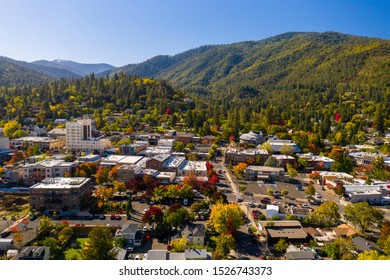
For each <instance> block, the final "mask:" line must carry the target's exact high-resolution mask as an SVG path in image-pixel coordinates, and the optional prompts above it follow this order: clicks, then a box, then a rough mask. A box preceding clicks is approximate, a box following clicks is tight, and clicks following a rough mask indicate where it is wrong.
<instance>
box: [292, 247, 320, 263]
mask: <svg viewBox="0 0 390 280" xmlns="http://www.w3.org/2000/svg"><path fill="white" fill-rule="evenodd" d="M317 255H318V254H317V253H316V252H315V251H314V250H313V249H311V248H308V247H303V246H300V247H299V248H298V247H296V246H294V245H290V246H288V247H287V250H286V260H315V259H317V257H316V256H317Z"/></svg>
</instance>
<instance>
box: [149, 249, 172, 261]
mask: <svg viewBox="0 0 390 280" xmlns="http://www.w3.org/2000/svg"><path fill="white" fill-rule="evenodd" d="M156 260H157V261H161V260H168V251H167V250H149V251H148V261H156Z"/></svg>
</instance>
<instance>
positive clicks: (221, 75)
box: [0, 32, 390, 92]
mask: <svg viewBox="0 0 390 280" xmlns="http://www.w3.org/2000/svg"><path fill="white" fill-rule="evenodd" d="M0 59H1V57H0ZM17 63H18V65H19V66H21V67H26V68H29V69H30V70H34V71H37V72H39V73H41V74H44V75H45V76H50V77H54V78H63V77H65V78H78V77H82V76H84V75H88V74H90V73H92V72H94V73H95V74H96V75H98V76H105V75H111V76H112V75H114V74H115V73H120V72H124V73H129V74H136V75H138V76H146V77H151V78H155V79H164V80H167V81H169V82H170V83H172V85H174V86H176V87H180V88H186V89H189V90H190V91H195V92H197V91H206V92H212V91H221V90H222V91H224V90H227V89H228V88H230V87H237V86H240V87H242V88H247V89H249V91H253V92H261V90H262V89H264V88H271V89H272V88H279V89H280V88H284V87H286V86H287V85H289V86H290V85H294V86H307V87H312V86H318V85H320V86H319V87H332V88H334V87H337V86H342V85H343V84H345V83H347V84H352V85H354V86H358V85H359V84H362V83H365V82H375V81H376V80H379V81H380V84H382V85H383V84H386V83H387V82H386V81H388V80H390V76H389V75H390V74H389V73H390V71H385V69H388V68H390V66H389V65H390V41H389V40H385V39H379V38H369V37H363V36H355V35H348V34H342V33H338V32H322V33H319V32H288V33H284V34H279V35H276V36H272V37H269V38H266V39H262V40H257V41H243V42H237V43H232V44H218V45H204V46H200V47H197V48H193V49H190V50H187V51H184V52H182V53H179V54H176V55H158V56H154V57H151V58H149V59H147V60H145V61H144V62H141V63H136V64H127V65H125V66H122V67H118V68H115V67H113V66H112V65H109V64H104V63H101V64H81V65H82V66H83V67H82V68H83V71H84V72H82V71H81V70H80V69H78V70H75V69H74V67H77V66H80V63H78V62H73V61H68V60H54V61H46V60H40V61H35V62H32V63H26V62H17ZM65 66H66V68H65ZM92 66H93V67H95V68H93V70H94V71H91V69H92V68H91V67H92ZM56 71H57V72H56ZM58 71H60V72H58ZM80 71H81V72H80ZM99 71H100V72H99ZM76 72H77V73H76ZM53 73H55V74H53Z"/></svg>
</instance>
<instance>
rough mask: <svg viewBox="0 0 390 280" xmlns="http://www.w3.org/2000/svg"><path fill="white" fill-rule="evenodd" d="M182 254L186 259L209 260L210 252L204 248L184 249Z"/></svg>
mask: <svg viewBox="0 0 390 280" xmlns="http://www.w3.org/2000/svg"><path fill="white" fill-rule="evenodd" d="M184 255H185V259H186V260H211V253H209V252H207V250H206V249H186V250H184Z"/></svg>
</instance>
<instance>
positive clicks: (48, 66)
mask: <svg viewBox="0 0 390 280" xmlns="http://www.w3.org/2000/svg"><path fill="white" fill-rule="evenodd" d="M114 69H115V67H114V66H112V65H109V64H105V63H99V64H85V63H78V62H73V61H69V60H59V59H58V60H53V61H47V60H39V61H34V62H31V63H28V62H24V61H18V60H13V59H11V58H7V57H2V56H0V86H1V85H7V86H8V85H12V84H24V83H30V84H41V83H43V82H47V81H49V80H51V79H61V78H80V77H84V76H85V75H88V74H91V73H95V74H96V75H98V74H99V73H101V72H105V71H112V70H114Z"/></svg>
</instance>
